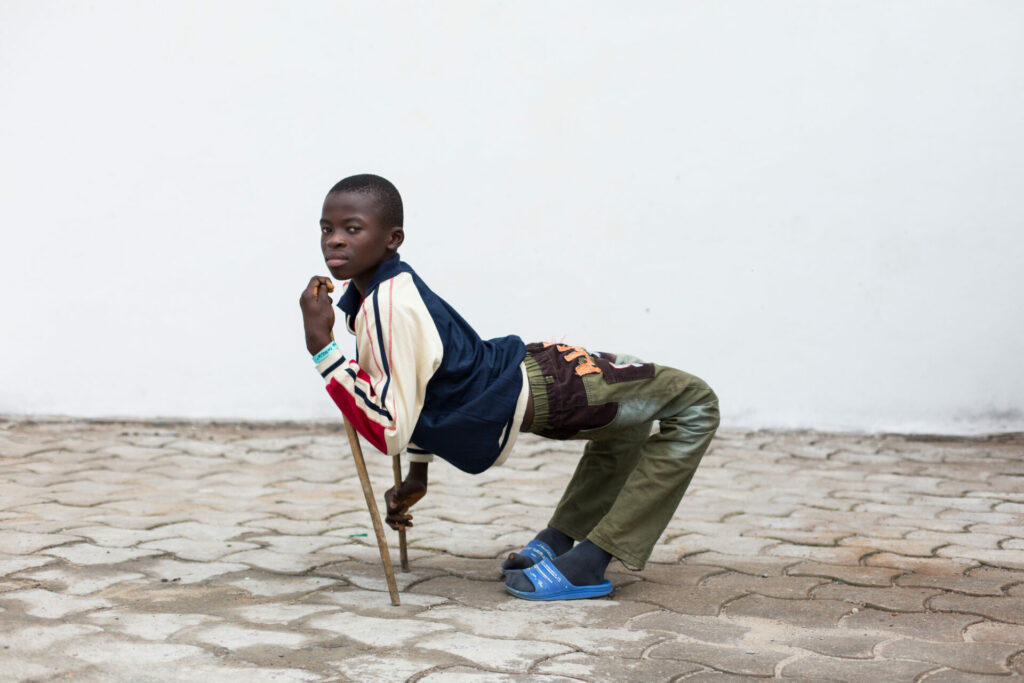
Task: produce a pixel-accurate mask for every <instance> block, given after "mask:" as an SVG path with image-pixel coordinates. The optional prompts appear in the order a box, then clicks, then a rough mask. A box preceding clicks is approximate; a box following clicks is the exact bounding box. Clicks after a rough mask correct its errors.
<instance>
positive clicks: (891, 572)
mask: <svg viewBox="0 0 1024 683" xmlns="http://www.w3.org/2000/svg"><path fill="white" fill-rule="evenodd" d="M786 573H787V574H788V575H790V576H820V577H823V578H827V579H837V580H839V581H842V582H844V583H848V584H852V585H854V586H890V585H892V583H893V580H894V579H895V578H896V577H898V576H900V575H901V574H903V571H902V570H899V569H889V568H887V567H862V566H853V567H849V566H844V565H834V564H821V563H820V562H801V563H800V564H796V565H793V566H791V567H787V568H786Z"/></svg>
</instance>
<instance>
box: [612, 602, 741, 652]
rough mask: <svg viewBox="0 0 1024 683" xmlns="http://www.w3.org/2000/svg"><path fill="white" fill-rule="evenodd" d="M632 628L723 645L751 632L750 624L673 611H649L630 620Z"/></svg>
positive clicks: (731, 643)
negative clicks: (665, 632)
mask: <svg viewBox="0 0 1024 683" xmlns="http://www.w3.org/2000/svg"><path fill="white" fill-rule="evenodd" d="M630 628H637V629H642V630H649V631H668V632H670V633H673V634H678V635H682V636H686V637H687V638H689V639H691V640H699V641H703V642H706V643H717V644H721V645H734V644H736V643H739V642H740V641H741V640H742V639H743V637H744V636H745V635H746V634H747V633H749V632H750V630H751V627H750V626H743V625H740V624H736V623H732V622H730V621H728V620H726V619H719V618H716V617H701V616H693V615H689V614H674V613H672V612H664V611H661V610H659V611H657V612H647V613H646V614H641V615H640V616H638V617H635V618H634V619H632V620H631V621H630Z"/></svg>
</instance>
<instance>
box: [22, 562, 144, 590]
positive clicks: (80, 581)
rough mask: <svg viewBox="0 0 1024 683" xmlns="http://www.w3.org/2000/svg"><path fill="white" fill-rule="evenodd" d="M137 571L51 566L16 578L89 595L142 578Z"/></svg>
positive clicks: (44, 586)
mask: <svg viewBox="0 0 1024 683" xmlns="http://www.w3.org/2000/svg"><path fill="white" fill-rule="evenodd" d="M144 577H145V574H141V573H139V572H123V571H118V570H113V571H111V570H110V569H107V568H88V569H84V568H82V567H74V568H69V567H52V568H49V567H48V568H46V569H36V570H31V571H27V572H22V573H20V574H19V575H18V576H17V577H16V578H27V579H31V580H32V581H34V582H39V583H40V587H41V588H45V589H47V590H51V591H54V592H60V593H66V594H68V595H91V594H93V593H95V592H97V591H100V590H103V589H104V588H106V587H108V586H113V585H115V584H119V583H124V582H128V581H133V580H135V579H141V578H144Z"/></svg>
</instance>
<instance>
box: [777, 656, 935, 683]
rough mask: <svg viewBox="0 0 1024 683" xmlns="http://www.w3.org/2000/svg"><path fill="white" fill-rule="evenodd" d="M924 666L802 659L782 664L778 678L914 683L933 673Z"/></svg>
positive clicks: (910, 663)
mask: <svg viewBox="0 0 1024 683" xmlns="http://www.w3.org/2000/svg"><path fill="white" fill-rule="evenodd" d="M934 668H935V665H934V664H928V663H924V662H912V661H900V660H893V659H887V660H884V661H868V662H866V661H864V660H860V659H840V658H837V657H818V656H812V657H805V658H803V659H798V660H796V661H793V662H790V663H787V664H785V665H784V666H783V667H782V669H781V671H780V672H779V674H780V677H781V678H783V679H789V680H800V681H834V682H835V683H864V681H913V680H916V679H917V676H919V675H921V674H923V673H924V672H926V671H930V670H931V669H934Z"/></svg>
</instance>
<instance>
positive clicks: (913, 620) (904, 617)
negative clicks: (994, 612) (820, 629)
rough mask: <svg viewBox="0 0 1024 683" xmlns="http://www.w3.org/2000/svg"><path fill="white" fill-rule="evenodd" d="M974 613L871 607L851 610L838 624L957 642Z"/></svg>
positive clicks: (852, 629) (864, 630)
mask: <svg viewBox="0 0 1024 683" xmlns="http://www.w3.org/2000/svg"><path fill="white" fill-rule="evenodd" d="M979 621H980V619H979V618H978V617H977V616H974V615H969V614H950V613H944V612H889V611H886V610H878V609H872V608H864V609H859V610H857V611H856V612H851V613H850V614H849V615H847V616H846V617H845V618H844V619H843V620H842V623H841V624H840V626H841V627H842V628H844V629H849V630H851V631H860V632H866V631H877V632H882V633H891V634H899V635H902V636H909V637H911V638H921V639H922V640H941V641H943V642H949V643H956V642H961V641H962V640H963V633H964V629H965V628H967V626H969V625H970V624H975V623H977V622H979Z"/></svg>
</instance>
